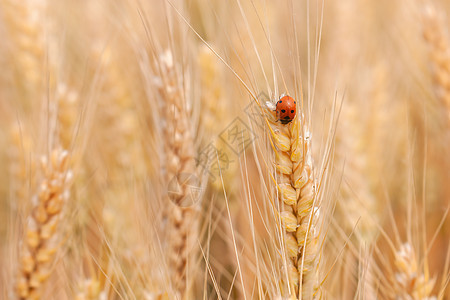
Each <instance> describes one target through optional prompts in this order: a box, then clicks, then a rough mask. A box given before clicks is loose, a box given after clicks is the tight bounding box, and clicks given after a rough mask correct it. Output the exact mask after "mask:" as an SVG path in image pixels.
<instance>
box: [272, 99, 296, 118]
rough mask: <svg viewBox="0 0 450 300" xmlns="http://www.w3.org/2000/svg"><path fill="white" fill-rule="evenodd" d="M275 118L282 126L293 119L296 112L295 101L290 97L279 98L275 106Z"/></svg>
mask: <svg viewBox="0 0 450 300" xmlns="http://www.w3.org/2000/svg"><path fill="white" fill-rule="evenodd" d="M276 111H277V118H278V120H280V121H281V123H282V124H288V123H290V122H291V121H292V120H293V119H294V118H295V113H296V111H297V109H296V105H295V101H294V99H293V98H292V97H289V96H284V97H281V99H280V100H278V102H277V106H276Z"/></svg>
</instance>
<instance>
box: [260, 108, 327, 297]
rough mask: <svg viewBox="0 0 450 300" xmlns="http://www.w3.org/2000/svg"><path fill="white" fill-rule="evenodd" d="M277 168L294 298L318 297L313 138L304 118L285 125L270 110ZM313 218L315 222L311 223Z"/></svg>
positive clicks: (291, 288)
mask: <svg viewBox="0 0 450 300" xmlns="http://www.w3.org/2000/svg"><path fill="white" fill-rule="evenodd" d="M266 112H267V120H268V124H269V131H270V135H271V138H272V142H273V143H272V148H273V151H274V154H275V167H276V171H277V178H276V181H277V188H278V194H279V196H278V197H279V200H280V203H279V205H280V208H281V211H280V215H281V220H282V223H283V227H284V235H285V247H286V251H287V258H288V260H287V268H288V274H289V287H290V297H291V299H311V298H314V297H313V295H314V294H315V292H316V290H317V288H318V286H317V271H318V269H317V268H318V265H317V261H318V253H319V246H320V245H319V230H318V228H317V226H316V224H317V221H318V217H319V209H318V208H317V207H314V199H315V196H316V193H315V187H314V169H313V162H312V157H311V137H310V133H309V131H308V129H307V127H306V124H305V123H304V119H303V118H299V113H298V112H297V117H295V118H294V120H293V121H292V122H290V123H288V124H286V125H283V124H281V123H280V122H279V121H278V120H277V118H276V115H275V112H273V111H270V110H267V111H266ZM310 220H311V221H312V222H310Z"/></svg>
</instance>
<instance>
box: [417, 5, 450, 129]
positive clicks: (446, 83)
mask: <svg viewBox="0 0 450 300" xmlns="http://www.w3.org/2000/svg"><path fill="white" fill-rule="evenodd" d="M423 36H424V39H425V41H426V42H427V44H428V49H429V59H430V65H431V72H432V77H433V83H434V90H435V94H436V96H437V98H438V99H439V101H440V103H441V104H442V106H443V108H444V110H445V111H446V112H447V117H448V122H449V125H450V41H449V36H448V32H447V30H446V26H445V25H444V20H443V17H442V16H441V15H439V14H438V13H437V12H436V10H435V9H434V7H432V6H431V5H430V6H427V7H426V8H425V13H424V17H423Z"/></svg>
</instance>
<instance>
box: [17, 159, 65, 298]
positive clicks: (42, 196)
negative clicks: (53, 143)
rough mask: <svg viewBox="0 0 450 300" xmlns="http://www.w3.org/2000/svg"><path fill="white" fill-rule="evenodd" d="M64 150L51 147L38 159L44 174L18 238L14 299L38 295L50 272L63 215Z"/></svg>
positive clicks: (36, 296)
mask: <svg viewBox="0 0 450 300" xmlns="http://www.w3.org/2000/svg"><path fill="white" fill-rule="evenodd" d="M68 161H69V155H68V152H67V151H63V150H55V151H53V152H52V154H51V156H50V157H49V158H47V157H44V158H43V159H42V162H41V163H42V165H41V167H42V171H43V175H44V178H43V180H42V181H41V184H40V187H39V192H38V193H37V195H36V196H35V197H34V198H33V200H32V202H33V209H32V211H31V214H30V216H29V217H28V222H27V224H26V227H25V236H24V237H23V240H22V246H21V253H20V261H19V266H20V267H19V270H20V271H19V277H18V281H17V296H18V299H40V298H39V297H40V294H41V292H42V289H43V286H44V283H45V281H46V280H47V278H48V277H49V276H50V272H51V267H52V264H53V261H54V256H55V253H56V252H57V251H58V248H59V247H60V245H59V243H60V242H61V237H60V236H59V235H58V234H57V230H58V228H59V225H60V222H61V219H62V217H63V209H64V204H65V202H66V201H68V199H69V188H68V184H69V182H70V179H71V172H70V171H68Z"/></svg>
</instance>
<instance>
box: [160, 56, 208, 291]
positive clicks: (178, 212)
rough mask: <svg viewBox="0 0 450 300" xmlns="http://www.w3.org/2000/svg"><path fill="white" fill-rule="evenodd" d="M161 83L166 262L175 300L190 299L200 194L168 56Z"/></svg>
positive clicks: (186, 117)
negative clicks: (177, 299) (165, 195)
mask: <svg viewBox="0 0 450 300" xmlns="http://www.w3.org/2000/svg"><path fill="white" fill-rule="evenodd" d="M160 67H161V83H162V85H161V86H159V88H158V95H159V97H160V99H159V101H161V102H162V103H161V109H160V112H161V117H163V119H164V122H165V124H164V125H165V126H164V127H163V136H164V138H163V141H164V152H165V153H164V154H165V159H164V160H163V161H164V167H165V183H166V184H167V186H168V195H167V197H166V200H165V205H166V208H167V209H166V217H167V219H168V228H167V244H168V251H167V259H168V266H169V271H170V277H171V279H172V284H173V287H174V288H175V290H176V292H177V295H178V297H182V298H183V299H185V298H189V293H190V289H191V287H192V282H191V281H192V280H193V277H192V272H191V270H192V269H191V264H192V263H193V261H194V259H193V258H195V251H194V249H193V248H194V247H195V245H196V243H197V239H198V235H199V232H198V216H199V211H198V209H199V206H198V205H199V204H200V203H198V200H199V194H198V192H199V191H198V190H197V188H199V186H198V181H197V170H196V166H195V164H196V163H195V157H194V153H195V152H194V151H195V147H194V137H193V133H192V129H191V127H190V112H189V107H188V103H187V101H186V98H185V94H184V93H183V89H184V85H183V84H182V83H180V82H183V81H181V80H180V79H179V77H178V76H177V75H178V74H177V72H176V69H175V65H174V62H173V58H172V54H171V52H169V51H167V52H165V53H164V54H163V55H162V56H161V57H160Z"/></svg>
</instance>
